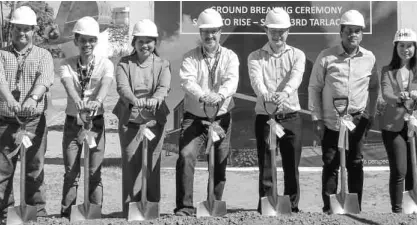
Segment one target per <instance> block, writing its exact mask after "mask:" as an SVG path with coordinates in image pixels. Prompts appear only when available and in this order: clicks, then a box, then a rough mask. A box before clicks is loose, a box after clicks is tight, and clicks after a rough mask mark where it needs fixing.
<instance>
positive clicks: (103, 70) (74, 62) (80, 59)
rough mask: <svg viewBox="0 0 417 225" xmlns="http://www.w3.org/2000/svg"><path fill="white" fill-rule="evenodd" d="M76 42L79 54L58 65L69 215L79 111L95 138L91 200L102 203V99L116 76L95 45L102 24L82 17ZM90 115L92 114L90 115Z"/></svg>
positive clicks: (76, 169)
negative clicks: (63, 100)
mask: <svg viewBox="0 0 417 225" xmlns="http://www.w3.org/2000/svg"><path fill="white" fill-rule="evenodd" d="M72 31H73V33H74V43H75V46H76V47H77V48H78V52H79V55H77V56H73V57H71V58H67V59H65V60H64V61H63V62H62V63H61V66H60V68H59V75H60V77H61V82H62V84H63V85H64V87H65V90H66V92H67V107H66V109H65V113H66V114H67V115H66V118H65V124H64V133H63V140H62V154H63V158H64V168H65V174H64V185H63V190H62V201H61V216H62V217H69V216H70V214H71V206H72V205H74V204H76V200H77V188H78V181H79V177H80V156H81V151H82V141H80V140H78V136H79V132H80V131H81V128H82V125H83V121H82V120H81V118H80V113H84V112H85V113H88V114H89V116H88V120H89V121H92V127H91V131H92V132H93V133H94V136H95V137H92V139H94V141H90V142H91V143H89V145H90V164H89V166H90V168H89V172H90V190H89V194H90V202H91V203H92V204H98V205H101V204H102V202H103V184H102V182H101V165H102V162H103V159H104V149H105V126H104V117H103V114H104V108H103V101H104V99H105V98H106V96H107V93H108V90H109V88H110V86H111V83H112V81H113V76H114V67H113V63H112V62H111V61H110V60H109V59H108V58H105V57H99V56H95V55H94V54H93V51H94V48H95V46H96V44H97V38H98V35H99V33H100V29H99V24H98V23H97V21H96V20H95V19H94V18H92V17H89V16H86V17H83V18H81V19H79V20H78V21H77V22H76V23H75V25H74V28H73V30H72ZM90 115H91V117H90Z"/></svg>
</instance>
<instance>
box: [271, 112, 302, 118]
mask: <svg viewBox="0 0 417 225" xmlns="http://www.w3.org/2000/svg"><path fill="white" fill-rule="evenodd" d="M297 115H298V112H290V113H278V114H276V115H275V119H276V120H285V119H290V118H294V117H296V116H297Z"/></svg>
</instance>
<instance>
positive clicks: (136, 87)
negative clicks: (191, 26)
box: [113, 19, 171, 217]
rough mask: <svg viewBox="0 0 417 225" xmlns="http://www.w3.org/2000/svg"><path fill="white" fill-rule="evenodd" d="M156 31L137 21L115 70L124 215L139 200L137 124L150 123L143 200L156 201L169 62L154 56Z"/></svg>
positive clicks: (153, 27)
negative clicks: (128, 52)
mask: <svg viewBox="0 0 417 225" xmlns="http://www.w3.org/2000/svg"><path fill="white" fill-rule="evenodd" d="M157 38H158V30H157V27H156V25H155V24H154V23H153V22H152V21H151V20H148V19H143V20H140V21H139V22H138V23H136V24H135V26H134V28H133V40H132V46H133V47H134V51H133V53H132V54H131V55H129V56H126V57H123V58H122V59H121V60H120V62H119V64H118V66H117V70H116V82H117V92H118V93H119V95H120V98H119V101H118V102H117V104H116V106H115V108H114V110H113V113H114V114H115V115H116V116H117V117H118V119H119V136H120V145H121V151H122V164H123V168H122V176H123V183H122V186H123V193H122V198H123V213H124V216H125V217H127V216H128V206H129V202H138V201H140V197H141V192H140V189H141V167H142V157H141V155H142V154H141V152H142V141H141V140H138V139H137V138H136V136H137V135H138V132H139V131H140V130H139V129H140V125H142V124H145V123H147V122H149V121H151V120H154V121H156V124H155V125H154V126H152V127H149V129H150V131H151V132H152V133H153V134H154V135H155V137H154V138H153V139H152V140H149V141H148V143H149V144H148V171H149V173H148V174H149V175H148V181H147V187H148V188H147V200H148V201H150V202H159V200H160V198H161V193H160V163H161V149H162V143H163V137H164V135H163V134H164V127H165V123H166V121H167V115H168V114H169V109H168V107H167V105H166V103H165V98H166V97H167V96H168V92H169V89H170V84H171V69H170V63H169V62H168V61H167V60H164V59H161V58H160V57H159V56H158V54H157V53H156V44H157ZM144 138H146V137H144Z"/></svg>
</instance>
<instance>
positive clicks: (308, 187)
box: [14, 161, 417, 225]
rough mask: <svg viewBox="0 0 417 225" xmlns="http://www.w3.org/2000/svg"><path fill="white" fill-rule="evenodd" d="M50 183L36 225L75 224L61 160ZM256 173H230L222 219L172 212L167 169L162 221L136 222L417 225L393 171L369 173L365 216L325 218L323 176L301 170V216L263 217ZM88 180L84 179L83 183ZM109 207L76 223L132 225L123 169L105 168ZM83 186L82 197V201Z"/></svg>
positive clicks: (199, 194) (200, 176) (199, 175)
mask: <svg viewBox="0 0 417 225" xmlns="http://www.w3.org/2000/svg"><path fill="white" fill-rule="evenodd" d="M45 176H46V177H45V181H46V184H47V210H48V213H49V214H50V216H49V217H46V218H38V222H37V223H30V224H69V221H68V220H67V219H62V218H59V210H60V201H61V193H62V183H63V166H62V165H60V164H59V161H56V162H52V163H49V164H47V165H46V166H45ZM207 176H208V173H207V172H206V171H204V170H197V171H196V174H195V180H194V205H196V204H197V203H198V202H200V201H203V200H204V199H205V196H206V192H205V190H206V184H207V183H206V182H207ZM18 179H19V168H18V169H17V170H16V178H15V182H14V185H15V191H16V193H15V196H17V199H16V202H18V199H19V197H18V196H19V188H18V186H17V185H19V183H18ZM257 179H258V174H257V172H256V171H248V172H231V171H228V172H227V183H226V187H225V192H224V195H223V196H224V198H223V200H224V201H226V203H227V208H228V214H227V215H226V216H225V217H222V218H203V219H202V218H199V219H197V218H195V217H176V216H174V215H173V214H172V211H173V209H174V208H175V171H174V170H172V169H163V170H162V176H161V183H162V190H161V191H162V196H161V197H162V199H161V202H160V211H161V217H160V218H159V219H157V220H152V221H146V222H140V223H139V222H132V223H130V224H184V225H186V224H252V225H253V224H308V225H310V224H311V225H312V224H326V225H327V224H372V225H378V224H381V225H385V224H401V225H406V224H407V225H408V224H417V220H416V219H417V215H396V214H392V213H390V204H389V195H388V173H387V172H366V174H365V184H364V185H365V187H364V196H363V212H362V213H361V214H359V215H330V216H328V215H325V214H323V213H321V207H322V201H321V195H320V193H321V185H320V184H321V173H320V172H301V174H300V182H301V200H300V204H299V206H300V209H301V210H302V211H303V212H302V213H299V214H292V215H291V216H282V217H276V218H273V217H263V216H261V215H260V214H259V213H257V212H256V211H255V209H256V204H257V198H258V197H257ZM80 180H81V181H82V177H81V179H80ZM282 182H283V181H282V173H281V172H278V183H279V184H281V185H280V186H279V188H278V192H279V193H280V194H282V188H280V187H282ZM103 185H104V203H103V209H102V213H103V219H101V220H94V221H88V222H87V221H86V222H84V223H76V224H129V223H128V222H127V221H126V220H125V219H123V218H122V214H121V210H122V207H121V191H120V190H121V169H120V167H115V166H109V167H105V168H103ZM82 187H83V184H82V183H80V186H79V188H78V190H80V192H79V193H78V199H79V201H81V202H82V197H83V193H82V190H83V189H82Z"/></svg>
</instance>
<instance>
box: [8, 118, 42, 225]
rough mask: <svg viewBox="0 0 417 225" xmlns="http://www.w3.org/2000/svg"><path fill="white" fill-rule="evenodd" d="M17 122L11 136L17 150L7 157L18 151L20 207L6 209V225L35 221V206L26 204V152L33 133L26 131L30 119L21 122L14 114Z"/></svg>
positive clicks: (30, 143)
mask: <svg viewBox="0 0 417 225" xmlns="http://www.w3.org/2000/svg"><path fill="white" fill-rule="evenodd" d="M15 117H16V120H17V122H18V123H19V124H20V128H19V130H18V132H17V133H16V134H15V135H13V136H14V138H15V143H16V145H17V148H16V149H15V150H14V151H13V152H11V153H10V154H9V155H8V157H10V158H12V157H14V156H15V155H16V154H17V153H18V152H19V150H20V205H19V206H13V207H9V208H8V209H7V221H6V224H7V225H15V224H23V223H26V222H29V221H36V219H37V218H36V214H37V208H36V206H32V205H28V204H26V200H25V196H26V188H25V183H26V150H27V149H28V148H29V147H30V146H32V142H31V139H33V138H34V137H35V135H34V134H33V133H30V132H28V131H26V125H27V123H28V121H29V120H30V119H31V118H30V117H28V118H24V120H21V118H19V117H18V116H17V113H16V112H15Z"/></svg>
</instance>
